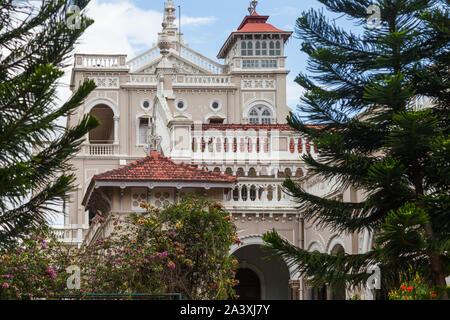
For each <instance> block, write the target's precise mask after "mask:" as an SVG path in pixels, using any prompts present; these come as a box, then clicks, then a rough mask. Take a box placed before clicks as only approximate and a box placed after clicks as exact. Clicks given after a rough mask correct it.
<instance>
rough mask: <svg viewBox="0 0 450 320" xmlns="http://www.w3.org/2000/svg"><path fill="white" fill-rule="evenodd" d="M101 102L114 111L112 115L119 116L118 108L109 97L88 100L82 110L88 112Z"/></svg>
mask: <svg viewBox="0 0 450 320" xmlns="http://www.w3.org/2000/svg"><path fill="white" fill-rule="evenodd" d="M101 104H104V105H107V106H108V107H110V108H111V110H112V111H113V113H114V117H120V111H119V108H117V106H116V105H115V103H114V102H112V101H111V100H109V99H96V100H94V101H92V102H90V103H89V105H88V107H87V108H86V109H85V110H84V114H89V113H90V112H91V110H92V109H94V108H95V107H96V106H98V105H101Z"/></svg>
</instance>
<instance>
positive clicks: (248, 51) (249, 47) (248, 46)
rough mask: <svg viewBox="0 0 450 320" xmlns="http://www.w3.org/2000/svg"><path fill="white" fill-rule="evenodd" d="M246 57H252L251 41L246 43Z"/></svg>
mask: <svg viewBox="0 0 450 320" xmlns="http://www.w3.org/2000/svg"><path fill="white" fill-rule="evenodd" d="M247 55H248V56H252V55H253V42H251V41H249V42H247Z"/></svg>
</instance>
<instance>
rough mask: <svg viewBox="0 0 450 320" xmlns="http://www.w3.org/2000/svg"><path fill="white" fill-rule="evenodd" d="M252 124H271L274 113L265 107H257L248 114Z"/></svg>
mask: <svg viewBox="0 0 450 320" xmlns="http://www.w3.org/2000/svg"><path fill="white" fill-rule="evenodd" d="M248 118H249V123H250V124H271V123H272V112H271V111H270V110H269V108H267V107H264V106H256V107H253V108H252V109H250V112H249V114H248Z"/></svg>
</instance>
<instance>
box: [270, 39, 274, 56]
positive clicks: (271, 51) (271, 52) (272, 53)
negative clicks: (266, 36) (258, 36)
mask: <svg viewBox="0 0 450 320" xmlns="http://www.w3.org/2000/svg"><path fill="white" fill-rule="evenodd" d="M269 49H270V50H269V55H270V56H274V55H275V43H274V42H273V41H270V43H269Z"/></svg>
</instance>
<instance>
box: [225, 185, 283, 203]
mask: <svg viewBox="0 0 450 320" xmlns="http://www.w3.org/2000/svg"><path fill="white" fill-rule="evenodd" d="M223 205H224V206H225V207H226V208H232V207H234V206H238V207H267V206H270V207H274V206H276V207H280V206H287V207H292V198H291V197H290V196H288V195H287V194H286V193H284V192H282V186H281V184H280V183H273V182H270V181H261V182H254V181H252V182H250V181H249V182H240V183H238V184H237V186H236V187H235V189H234V190H231V191H228V193H226V194H224V199H223Z"/></svg>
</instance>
